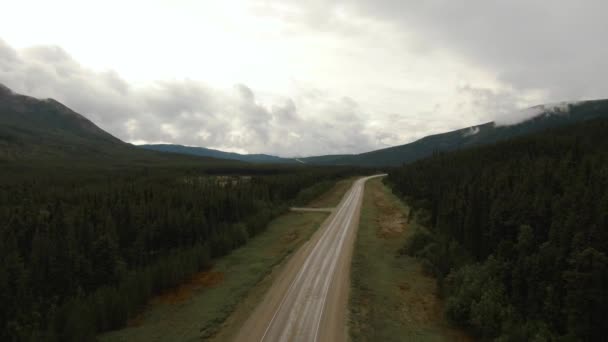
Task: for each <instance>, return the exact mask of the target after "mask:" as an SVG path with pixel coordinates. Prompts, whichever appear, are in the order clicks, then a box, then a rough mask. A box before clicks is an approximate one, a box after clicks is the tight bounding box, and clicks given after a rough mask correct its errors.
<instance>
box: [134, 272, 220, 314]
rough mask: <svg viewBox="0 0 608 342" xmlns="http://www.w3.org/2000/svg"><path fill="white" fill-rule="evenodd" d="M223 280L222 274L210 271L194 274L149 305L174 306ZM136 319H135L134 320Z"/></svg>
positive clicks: (154, 299)
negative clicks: (196, 292)
mask: <svg viewBox="0 0 608 342" xmlns="http://www.w3.org/2000/svg"><path fill="white" fill-rule="evenodd" d="M223 280H224V274H223V273H221V272H214V271H211V270H208V271H203V272H199V273H197V274H195V275H194V276H193V277H192V278H191V279H190V280H189V281H188V282H186V283H183V284H181V285H180V286H178V287H176V288H173V289H171V290H169V291H167V292H165V293H163V294H161V295H158V296H156V297H154V298H152V300H151V301H150V303H151V304H176V303H181V302H184V301H186V300H188V299H189V298H190V297H192V295H193V294H194V292H195V291H197V290H199V289H203V288H209V287H214V286H217V285H219V284H220V283H221V282H222V281H223ZM135 319H137V317H136V318H135Z"/></svg>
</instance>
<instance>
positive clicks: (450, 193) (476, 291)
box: [386, 120, 608, 341]
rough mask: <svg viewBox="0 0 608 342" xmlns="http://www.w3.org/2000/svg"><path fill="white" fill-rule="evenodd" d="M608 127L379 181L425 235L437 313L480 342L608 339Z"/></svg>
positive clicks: (538, 138)
mask: <svg viewBox="0 0 608 342" xmlns="http://www.w3.org/2000/svg"><path fill="white" fill-rule="evenodd" d="M607 133H608V120H594V121H589V122H586V123H581V124H576V125H574V126H571V127H566V128H561V129H555V130H551V131H546V132H544V133H541V134H536V135H531V136H528V137H525V138H519V139H515V140H511V141H507V142H503V143H499V144H496V145H493V146H487V147H481V148H475V149H470V150H463V151H460V152H454V153H447V154H440V153H437V154H435V155H434V156H433V157H431V158H428V159H425V160H422V161H419V162H416V163H414V164H411V165H407V166H403V167H401V168H398V169H396V170H394V171H393V172H391V173H390V175H389V177H388V178H387V180H386V181H387V182H388V183H389V185H391V186H392V188H393V191H394V192H395V193H396V194H398V195H399V196H401V197H402V198H404V199H405V200H406V201H407V202H408V203H409V204H410V205H411V206H412V207H413V209H414V212H415V213H416V216H417V217H418V218H421V220H422V221H423V222H426V226H427V227H428V231H420V232H418V233H417V234H415V235H414V237H413V239H411V240H410V242H409V243H408V245H407V246H404V252H406V253H409V254H411V255H415V256H418V257H421V258H423V259H424V260H425V264H426V266H427V267H428V269H429V270H431V271H433V272H434V273H435V274H436V275H437V277H438V279H439V281H440V285H441V289H442V293H443V295H445V297H446V301H447V304H446V314H447V315H448V317H449V318H450V319H452V320H453V321H454V322H457V323H459V324H461V325H463V326H465V327H468V328H469V329H470V331H471V332H472V333H474V334H475V335H476V336H478V337H480V338H482V339H483V340H499V341H604V340H606V336H607V335H608V256H607V254H608V134H607Z"/></svg>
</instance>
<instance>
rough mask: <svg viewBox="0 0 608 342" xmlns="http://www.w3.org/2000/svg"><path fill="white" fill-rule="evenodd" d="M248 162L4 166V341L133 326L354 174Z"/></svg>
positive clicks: (72, 337) (0, 268)
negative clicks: (152, 306)
mask: <svg viewBox="0 0 608 342" xmlns="http://www.w3.org/2000/svg"><path fill="white" fill-rule="evenodd" d="M243 165H244V166H241V167H240V168H236V169H230V168H229V169H222V168H217V167H216V168H215V169H214V170H197V169H194V168H183V167H176V168H170V167H165V168H159V167H156V168H146V167H141V168H123V169H116V170H110V169H108V170H101V169H99V168H91V167H82V168H78V167H76V168H75V169H70V170H68V169H67V168H64V170H63V172H59V171H57V168H55V167H53V168H51V169H52V170H55V171H54V172H50V171H49V170H51V169H49V170H47V169H45V168H44V167H43V166H39V167H31V168H29V170H30V171H23V172H14V171H11V170H9V168H4V169H3V170H2V172H0V173H1V174H2V177H1V180H0V253H1V254H2V255H0V260H2V263H1V264H0V296H1V297H0V308H2V309H1V310H0V325H1V326H2V328H1V329H0V331H1V335H0V340H2V341H16V340H19V341H27V340H32V341H87V340H93V339H94V336H95V334H96V333H98V332H102V331H106V330H110V329H115V328H119V327H122V326H124V325H125V324H126V322H127V319H128V318H129V317H131V316H133V315H134V314H136V313H137V312H138V311H139V310H141V308H142V306H143V305H144V304H145V303H146V302H147V300H148V299H149V298H150V297H151V296H153V295H155V294H158V293H160V292H161V291H163V290H166V289H168V288H171V287H174V286H176V285H177V284H179V283H180V282H182V281H184V280H186V279H188V278H189V277H190V276H191V275H193V274H194V273H196V272H198V271H200V270H202V269H204V268H206V267H208V266H209V265H210V263H211V260H212V258H214V257H218V256H222V255H224V254H226V253H228V252H230V251H231V250H232V249H234V248H235V247H238V246H240V245H242V244H243V243H245V242H246V241H247V240H248V239H249V238H250V237H252V236H254V235H256V234H257V233H259V232H260V231H261V230H263V229H264V228H265V227H266V225H267V223H268V222H269V221H270V220H271V219H272V218H274V217H276V216H277V215H279V214H280V213H282V212H284V211H285V210H286V209H287V207H288V206H289V205H290V204H302V203H304V202H306V201H309V200H311V199H312V198H313V197H314V196H317V195H319V194H320V193H321V192H322V191H325V190H327V189H328V188H329V187H330V186H332V184H333V183H334V182H335V180H336V179H338V178H340V177H344V176H347V175H349V174H351V173H352V172H353V170H352V169H343V168H302V167H292V168H289V167H272V166H259V167H256V166H247V165H245V164H243ZM23 170H27V168H23ZM43 170H47V171H49V172H46V171H43Z"/></svg>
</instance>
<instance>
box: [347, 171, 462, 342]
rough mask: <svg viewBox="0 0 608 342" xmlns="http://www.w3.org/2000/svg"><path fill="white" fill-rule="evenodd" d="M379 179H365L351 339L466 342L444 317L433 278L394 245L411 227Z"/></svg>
mask: <svg viewBox="0 0 608 342" xmlns="http://www.w3.org/2000/svg"><path fill="white" fill-rule="evenodd" d="M408 214H409V208H408V207H407V206H406V205H405V204H404V203H403V202H401V201H400V200H399V199H397V198H396V197H395V196H394V195H393V194H392V193H391V192H390V189H388V188H387V187H386V186H384V184H382V181H381V180H380V179H374V180H370V181H369V182H367V184H366V189H365V195H364V199H363V206H362V210H361V220H360V226H359V230H358V234H357V240H356V243H355V251H354V256H353V261H352V262H353V264H352V273H351V296H350V303H349V308H350V313H349V315H350V316H349V331H350V336H351V339H352V340H353V341H468V338H467V337H466V336H465V335H464V334H462V333H461V332H460V331H458V330H456V329H454V328H452V327H451V326H450V325H449V324H448V322H447V321H446V320H445V318H444V316H443V313H442V312H443V308H442V303H441V301H440V300H439V299H438V296H437V285H436V282H435V280H434V279H433V278H432V277H430V276H428V275H425V274H424V272H423V270H422V267H421V265H420V263H419V262H418V261H417V260H416V259H413V258H410V257H407V256H401V255H400V253H398V251H399V249H400V248H402V246H403V245H404V244H405V241H406V240H407V239H408V237H409V236H410V235H411V233H412V232H413V231H414V230H415V229H416V227H417V226H416V222H415V221H411V222H408Z"/></svg>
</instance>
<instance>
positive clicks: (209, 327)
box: [100, 212, 328, 341]
mask: <svg viewBox="0 0 608 342" xmlns="http://www.w3.org/2000/svg"><path fill="white" fill-rule="evenodd" d="M327 216H328V213H317V212H314V213H300V212H293V213H288V214H285V215H282V216H281V217H279V218H277V219H276V220H274V221H273V222H272V223H271V224H270V225H269V226H268V228H267V230H266V231H264V232H263V233H261V234H260V235H258V236H256V237H255V238H253V239H252V240H251V241H250V242H248V243H247V244H246V245H245V246H243V247H241V248H239V249H237V250H235V251H234V252H232V253H231V254H229V255H227V256H226V257H223V258H220V259H219V260H217V261H216V263H215V264H214V266H213V268H212V269H211V270H208V271H205V272H201V273H200V274H198V275H197V276H195V277H194V278H193V280H192V281H191V282H189V283H186V284H183V285H182V286H180V287H179V288H177V289H174V290H173V291H171V292H169V293H167V294H165V295H163V296H160V297H157V298H155V299H153V300H152V301H151V303H150V306H149V308H148V309H147V310H145V312H144V313H143V314H142V315H141V316H140V317H137V318H136V319H134V320H133V322H132V324H131V325H132V326H130V327H128V328H126V329H122V330H118V331H113V332H110V333H107V334H104V335H102V336H100V339H101V340H102V341H200V339H201V336H203V337H204V336H210V335H212V334H213V333H215V332H216V331H217V330H218V328H219V327H220V325H221V323H222V322H223V321H224V320H225V319H226V318H227V317H228V316H229V315H230V314H231V313H232V312H233V311H234V309H235V307H236V306H237V304H240V302H241V301H243V300H245V299H246V297H248V293H249V292H250V290H252V288H254V287H256V284H258V283H260V282H261V281H262V280H263V279H264V278H265V276H266V275H268V274H269V273H270V272H271V271H272V269H273V266H275V265H277V264H278V263H280V262H281V261H282V260H283V259H284V258H285V257H286V256H287V255H289V254H290V253H291V252H292V251H293V250H295V249H296V248H297V247H298V246H299V245H300V244H302V243H303V242H304V241H306V240H308V239H309V238H310V236H311V235H312V233H313V232H314V231H315V230H316V229H317V228H318V227H319V226H320V224H321V223H322V222H323V221H324V220H325V218H326V217H327ZM262 283H263V282H262Z"/></svg>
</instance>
